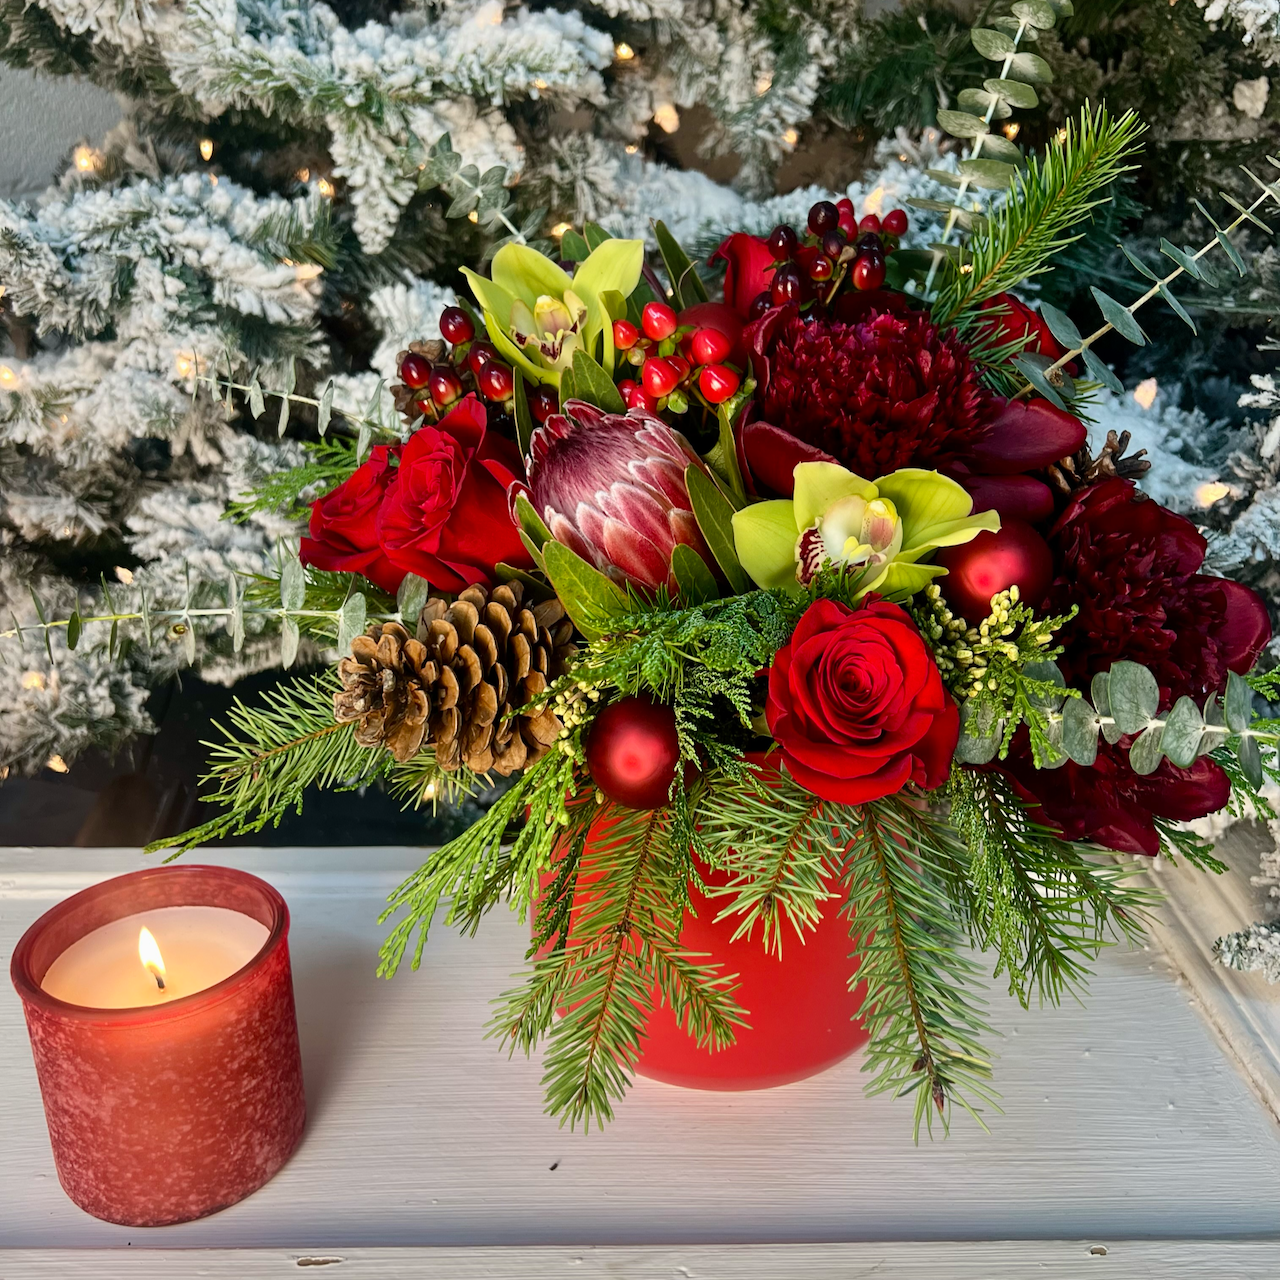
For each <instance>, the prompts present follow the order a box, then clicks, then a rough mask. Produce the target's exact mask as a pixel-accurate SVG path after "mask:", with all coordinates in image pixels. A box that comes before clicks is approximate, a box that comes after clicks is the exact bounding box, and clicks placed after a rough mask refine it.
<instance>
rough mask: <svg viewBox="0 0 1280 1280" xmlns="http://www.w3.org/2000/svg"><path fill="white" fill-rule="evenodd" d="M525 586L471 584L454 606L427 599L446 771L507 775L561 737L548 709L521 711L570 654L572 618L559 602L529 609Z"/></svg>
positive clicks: (436, 724) (424, 637) (423, 627)
mask: <svg viewBox="0 0 1280 1280" xmlns="http://www.w3.org/2000/svg"><path fill="white" fill-rule="evenodd" d="M523 598H524V587H523V586H522V585H521V583H519V582H509V583H504V584H503V585H502V586H499V587H495V588H494V589H493V590H492V591H489V592H486V591H485V590H484V588H483V587H468V588H467V590H466V591H464V592H463V593H462V594H461V595H460V596H459V597H458V598H457V599H456V600H455V601H454V602H453V603H452V604H449V603H448V602H447V601H445V600H442V599H431V600H428V601H427V603H426V606H425V607H424V608H423V610H422V615H421V617H420V618H419V620H418V639H419V641H421V643H422V644H423V645H424V646H425V647H426V651H427V654H428V656H429V658H430V660H431V665H432V667H433V668H434V669H436V670H438V672H439V676H438V680H437V683H436V686H435V688H434V690H433V696H432V712H431V726H430V727H431V736H432V740H433V741H434V743H435V749H436V761H437V763H438V764H439V765H440V767H441V768H442V769H446V770H453V769H456V768H458V766H459V765H460V764H464V765H466V767H467V768H468V769H471V770H472V771H473V772H475V773H487V772H489V771H490V770H493V772H495V773H500V774H504V775H505V774H510V773H514V772H515V771H516V770H517V769H522V768H524V767H525V766H527V765H531V764H533V763H534V762H535V761H537V760H539V759H541V758H542V756H544V755H545V754H546V753H547V751H548V750H549V749H550V747H551V744H552V743H553V742H555V740H556V739H557V738H558V737H559V736H560V731H561V728H562V725H561V722H560V719H559V717H557V716H556V715H555V714H554V713H553V712H552V711H551V710H549V709H548V708H545V707H543V708H540V709H538V710H535V711H532V712H527V713H518V712H517V711H516V708H518V707H521V706H525V705H526V704H527V703H529V702H530V701H531V700H532V699H533V698H535V697H537V695H538V694H540V693H543V692H544V691H545V690H546V688H547V685H548V684H549V683H550V681H552V680H554V679H555V677H556V676H558V675H559V674H560V673H561V672H562V671H563V670H564V667H565V664H566V662H567V660H568V659H569V657H570V656H571V655H572V653H573V644H572V641H571V637H572V635H573V624H572V623H571V622H570V621H569V620H568V618H566V617H565V613H564V609H563V607H562V606H561V604H560V602H559V601H558V600H555V599H552V600H548V601H546V602H545V603H543V604H538V605H535V606H534V607H533V608H532V609H529V608H526V607H524V606H523V604H522V600H523Z"/></svg>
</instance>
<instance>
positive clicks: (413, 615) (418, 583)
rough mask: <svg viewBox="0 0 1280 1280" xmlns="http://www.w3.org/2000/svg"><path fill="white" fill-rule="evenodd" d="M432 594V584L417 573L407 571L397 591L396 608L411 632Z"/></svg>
mask: <svg viewBox="0 0 1280 1280" xmlns="http://www.w3.org/2000/svg"><path fill="white" fill-rule="evenodd" d="M430 595H431V584H430V583H429V582H428V581H427V580H426V578H420V577H418V575H417V574H416V573H406V574H405V575H404V577H403V579H401V582H400V589H399V590H398V591H397V592H396V608H397V609H398V610H399V612H400V617H401V619H402V620H403V622H404V624H405V626H406V627H407V628H408V629H409V631H410V633H412V632H413V629H414V628H415V627H416V626H417V625H418V615H419V614H420V613H421V612H422V606H423V605H424V604H426V603H427V600H428V598H429V597H430Z"/></svg>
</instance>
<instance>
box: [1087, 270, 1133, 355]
mask: <svg viewBox="0 0 1280 1280" xmlns="http://www.w3.org/2000/svg"><path fill="white" fill-rule="evenodd" d="M1089 292H1090V293H1092V294H1093V297H1094V301H1095V302H1097V304H1098V307H1099V308H1100V310H1101V311H1102V315H1103V317H1104V318H1105V319H1106V321H1107V323H1108V324H1110V325H1111V327H1112V328H1113V329H1114V330H1115V331H1116V332H1117V333H1118V334H1119V335H1120V336H1121V337H1122V338H1128V339H1129V341H1130V342H1132V343H1134V344H1135V345H1137V346H1139V347H1145V346H1146V345H1147V339H1146V335H1145V334H1144V333H1143V332H1142V330H1141V329H1139V328H1138V322H1137V321H1136V320H1135V319H1134V318H1133V315H1132V313H1131V312H1130V311H1129V310H1128V308H1126V307H1123V306H1121V305H1120V303H1118V302H1117V301H1116V300H1115V299H1114V298H1113V297H1112V296H1111V295H1110V294H1108V293H1103V292H1102V290H1101V289H1099V288H1098V286H1097V285H1090V286H1089Z"/></svg>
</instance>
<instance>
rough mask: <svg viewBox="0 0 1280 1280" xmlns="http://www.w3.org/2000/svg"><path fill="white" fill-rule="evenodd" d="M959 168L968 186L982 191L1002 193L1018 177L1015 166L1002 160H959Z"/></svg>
mask: <svg viewBox="0 0 1280 1280" xmlns="http://www.w3.org/2000/svg"><path fill="white" fill-rule="evenodd" d="M959 167H960V173H961V176H963V177H965V178H968V179H969V185H970V186H974V187H977V188H979V189H980V190H982V191H1004V190H1005V189H1006V188H1007V187H1008V186H1009V185H1010V184H1011V183H1012V182H1013V180H1014V178H1016V177H1017V176H1018V169H1017V166H1016V165H1012V164H1008V163H1007V162H1006V161H1004V160H983V159H975V160H961V161H960V166H959ZM952 176H953V177H954V176H955V175H954V174H953V175H952Z"/></svg>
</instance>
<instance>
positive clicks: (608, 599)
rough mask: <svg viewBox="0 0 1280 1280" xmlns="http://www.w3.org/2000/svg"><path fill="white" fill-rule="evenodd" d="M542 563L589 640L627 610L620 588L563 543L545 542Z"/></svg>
mask: <svg viewBox="0 0 1280 1280" xmlns="http://www.w3.org/2000/svg"><path fill="white" fill-rule="evenodd" d="M542 563H543V565H544V566H545V568H546V572H547V577H548V578H550V579H551V585H552V586H553V587H554V588H555V590H556V595H558V596H559V597H560V603H561V604H563V605H564V607H565V612H567V613H568V615H569V617H570V618H572V619H573V622H574V625H575V626H576V627H577V628H578V630H579V631H581V632H582V634H583V635H584V636H586V637H587V639H588V640H594V639H596V638H598V637H599V636H601V635H603V634H604V632H603V630H602V627H603V626H604V625H605V624H607V622H608V619H609V618H610V617H617V616H620V615H622V614H625V613H626V612H627V611H628V607H629V606H628V600H627V596H626V593H625V592H624V591H623V590H622V589H621V587H619V586H618V585H617V584H616V583H615V582H612V581H610V579H608V578H606V577H605V576H604V574H603V573H601V572H600V570H599V569H597V568H596V567H595V566H594V565H589V564H588V563H587V562H586V561H585V560H584V559H583V558H582V557H581V556H580V555H578V554H577V552H575V551H572V550H571V549H570V548H569V547H566V546H565V545H564V543H563V542H554V541H552V542H548V543H546V544H545V545H544V546H543V548H542Z"/></svg>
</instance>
